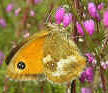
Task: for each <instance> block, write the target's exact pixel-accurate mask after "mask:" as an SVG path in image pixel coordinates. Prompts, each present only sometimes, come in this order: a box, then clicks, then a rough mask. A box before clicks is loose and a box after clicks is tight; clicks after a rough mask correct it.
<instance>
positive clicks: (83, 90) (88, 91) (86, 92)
mask: <svg viewBox="0 0 108 93" xmlns="http://www.w3.org/2000/svg"><path fill="white" fill-rule="evenodd" d="M81 93H92V91H91V89H90V88H81Z"/></svg>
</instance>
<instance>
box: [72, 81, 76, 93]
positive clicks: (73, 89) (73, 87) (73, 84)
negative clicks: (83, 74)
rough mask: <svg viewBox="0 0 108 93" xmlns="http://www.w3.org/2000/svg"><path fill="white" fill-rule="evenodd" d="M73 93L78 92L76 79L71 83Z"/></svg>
mask: <svg viewBox="0 0 108 93" xmlns="http://www.w3.org/2000/svg"><path fill="white" fill-rule="evenodd" d="M71 93H76V80H74V81H72V83H71Z"/></svg>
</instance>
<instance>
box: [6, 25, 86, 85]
mask: <svg viewBox="0 0 108 93" xmlns="http://www.w3.org/2000/svg"><path fill="white" fill-rule="evenodd" d="M6 63H7V64H8V71H7V74H8V76H9V77H10V78H12V79H15V80H39V79H40V80H43V79H45V78H46V79H48V80H50V81H53V82H55V83H63V82H68V81H70V80H74V79H75V78H76V77H78V76H80V74H81V72H82V71H83V69H84V68H85V67H86V59H85V57H84V56H82V55H81V53H80V51H79V49H78V47H77V45H76V44H75V43H74V41H73V40H72V39H70V37H69V35H68V33H67V32H66V29H65V28H63V27H62V28H60V26H58V25H56V24H49V26H48V28H46V29H45V30H43V31H40V32H38V33H36V34H34V35H33V36H31V37H30V38H28V39H27V40H25V42H23V43H22V44H20V45H19V46H17V47H16V48H14V49H13V50H12V51H11V53H10V54H9V56H8V57H7V59H6Z"/></svg>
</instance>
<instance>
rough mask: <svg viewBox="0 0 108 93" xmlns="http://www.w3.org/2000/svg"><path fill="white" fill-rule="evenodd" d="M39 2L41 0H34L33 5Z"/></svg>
mask: <svg viewBox="0 0 108 93" xmlns="http://www.w3.org/2000/svg"><path fill="white" fill-rule="evenodd" d="M40 2H42V0H34V3H35V4H38V3H40Z"/></svg>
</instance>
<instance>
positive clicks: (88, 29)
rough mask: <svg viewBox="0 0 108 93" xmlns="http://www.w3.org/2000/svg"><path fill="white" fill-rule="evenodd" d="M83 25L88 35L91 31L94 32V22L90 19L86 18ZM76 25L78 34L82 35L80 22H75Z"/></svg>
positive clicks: (91, 33)
mask: <svg viewBox="0 0 108 93" xmlns="http://www.w3.org/2000/svg"><path fill="white" fill-rule="evenodd" d="M83 26H84V28H85V30H86V32H87V33H88V34H89V35H90V36H92V35H93V33H94V32H95V22H94V21H93V20H92V19H90V20H86V21H84V22H83ZM76 27H77V31H78V33H79V35H82V36H83V35H84V31H83V28H82V26H81V24H79V23H78V22H77V23H76Z"/></svg>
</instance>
